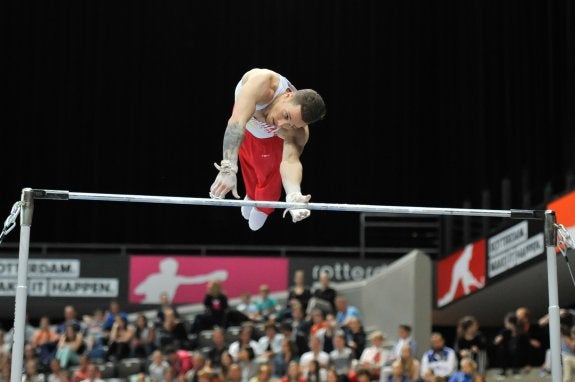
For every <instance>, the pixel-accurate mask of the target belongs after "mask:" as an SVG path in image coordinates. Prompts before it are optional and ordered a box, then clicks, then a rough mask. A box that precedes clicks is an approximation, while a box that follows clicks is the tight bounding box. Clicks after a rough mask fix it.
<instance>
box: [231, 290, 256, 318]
mask: <svg viewBox="0 0 575 382" xmlns="http://www.w3.org/2000/svg"><path fill="white" fill-rule="evenodd" d="M240 301H241V302H240V304H239V305H238V306H237V307H236V310H237V311H238V312H240V313H242V314H243V315H244V316H245V317H246V318H247V319H248V320H252V321H255V320H257V319H258V317H259V312H258V306H257V305H256V303H255V302H254V301H253V300H252V294H251V293H250V292H248V291H245V292H243V293H242V294H241V295H240Z"/></svg>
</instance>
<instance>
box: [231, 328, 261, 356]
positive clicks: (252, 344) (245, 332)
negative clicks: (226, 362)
mask: <svg viewBox="0 0 575 382" xmlns="http://www.w3.org/2000/svg"><path fill="white" fill-rule="evenodd" d="M252 333H253V327H252V326H251V325H244V326H242V327H241V329H240V333H239V336H238V339H237V340H236V341H234V342H232V343H231V344H230V347H229V352H230V355H231V356H232V359H233V360H234V362H237V361H238V360H239V358H238V357H239V353H240V350H242V349H245V348H250V349H252V352H253V353H254V354H257V350H258V343H257V342H256V341H254V340H252Z"/></svg>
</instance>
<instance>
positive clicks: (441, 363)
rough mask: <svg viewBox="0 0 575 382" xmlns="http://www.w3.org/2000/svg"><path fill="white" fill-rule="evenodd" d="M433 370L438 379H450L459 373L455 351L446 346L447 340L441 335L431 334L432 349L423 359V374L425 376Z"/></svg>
mask: <svg viewBox="0 0 575 382" xmlns="http://www.w3.org/2000/svg"><path fill="white" fill-rule="evenodd" d="M428 369H431V370H432V371H433V375H435V376H436V377H442V378H449V377H450V376H451V375H452V374H454V373H455V372H456V371H457V355H456V354H455V350H453V349H452V348H450V347H448V346H445V340H444V339H443V336H442V335H441V334H440V333H432V334H431V349H430V350H429V351H427V352H425V354H424V355H423V357H422V358H421V374H422V375H425V374H426V372H427V370H428Z"/></svg>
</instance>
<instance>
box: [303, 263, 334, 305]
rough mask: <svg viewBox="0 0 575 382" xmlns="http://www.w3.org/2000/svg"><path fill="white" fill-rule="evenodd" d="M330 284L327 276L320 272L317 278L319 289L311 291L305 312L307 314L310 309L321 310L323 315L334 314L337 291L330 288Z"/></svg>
mask: <svg viewBox="0 0 575 382" xmlns="http://www.w3.org/2000/svg"><path fill="white" fill-rule="evenodd" d="M330 282H331V279H330V276H329V274H328V273H327V272H322V273H321V274H320V276H319V283H320V285H319V288H317V289H315V290H314V291H313V294H312V298H311V299H310V301H309V303H308V307H307V310H306V312H308V313H309V312H311V309H314V308H316V307H317V308H320V309H322V310H323V311H324V314H328V313H333V312H335V297H336V296H337V291H336V290H335V289H333V288H332V287H331V284H330ZM322 302H323V303H322Z"/></svg>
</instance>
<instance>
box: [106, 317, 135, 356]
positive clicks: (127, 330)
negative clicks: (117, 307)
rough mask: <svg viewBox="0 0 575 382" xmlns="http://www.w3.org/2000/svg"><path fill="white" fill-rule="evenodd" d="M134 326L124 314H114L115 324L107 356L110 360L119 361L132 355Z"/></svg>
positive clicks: (109, 340) (111, 332)
mask: <svg viewBox="0 0 575 382" xmlns="http://www.w3.org/2000/svg"><path fill="white" fill-rule="evenodd" d="M134 333H135V330H134V327H133V326H132V325H129V324H128V319H127V318H126V317H124V316H122V315H119V314H118V315H115V316H114V324H112V329H111V330H110V336H109V337H108V351H107V352H106V358H107V359H108V360H110V361H119V360H121V359H124V358H127V357H128V356H129V355H130V344H131V343H132V339H133V338H134Z"/></svg>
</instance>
